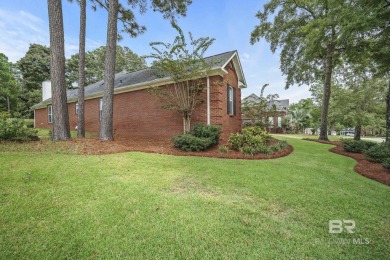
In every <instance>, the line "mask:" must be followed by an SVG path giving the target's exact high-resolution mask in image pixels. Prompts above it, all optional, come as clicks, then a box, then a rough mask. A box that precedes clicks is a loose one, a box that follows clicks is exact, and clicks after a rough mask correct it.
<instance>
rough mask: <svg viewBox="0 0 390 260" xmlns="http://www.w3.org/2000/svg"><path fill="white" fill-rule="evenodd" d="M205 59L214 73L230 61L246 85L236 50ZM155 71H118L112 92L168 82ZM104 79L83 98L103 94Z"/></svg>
mask: <svg viewBox="0 0 390 260" xmlns="http://www.w3.org/2000/svg"><path fill="white" fill-rule="evenodd" d="M205 61H206V62H207V63H208V64H209V65H212V67H211V72H212V73H214V74H213V75H215V74H223V73H227V71H226V70H225V69H224V68H225V66H226V65H227V64H228V63H229V62H230V61H232V62H233V64H234V66H235V68H236V73H237V77H238V79H239V87H241V88H243V87H246V82H245V77H244V72H243V71H242V67H241V63H240V60H239V57H238V53H237V51H229V52H224V53H220V54H217V55H213V56H209V57H206V58H205ZM156 72H157V71H156V70H155V69H152V68H146V69H142V70H138V71H134V72H119V73H117V74H115V81H114V93H115V94H117V93H123V92H129V91H133V90H138V89H143V88H147V87H150V86H161V85H165V84H169V83H171V82H170V80H171V79H170V78H169V77H166V78H159V77H157V73H156ZM103 90H104V81H103V80H100V81H98V82H96V83H94V84H91V85H88V86H86V87H85V88H84V91H85V99H91V98H96V97H101V96H103ZM66 94H67V100H68V102H74V101H77V96H78V90H77V89H69V90H67V91H66ZM50 104H51V98H49V99H46V100H43V101H42V102H40V103H38V104H36V105H34V106H33V108H34V109H36V108H41V107H45V106H47V105H50Z"/></svg>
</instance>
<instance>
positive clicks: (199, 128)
mask: <svg viewBox="0 0 390 260" xmlns="http://www.w3.org/2000/svg"><path fill="white" fill-rule="evenodd" d="M220 130H221V129H220V127H218V126H216V125H203V124H197V125H195V126H194V128H193V129H192V131H191V134H192V135H194V136H196V137H199V138H210V139H211V140H212V142H213V144H218V142H219V135H220Z"/></svg>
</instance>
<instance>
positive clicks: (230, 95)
mask: <svg viewBox="0 0 390 260" xmlns="http://www.w3.org/2000/svg"><path fill="white" fill-rule="evenodd" d="M235 97H236V91H235V89H234V88H233V87H232V86H229V85H228V86H227V113H228V114H229V115H231V116H233V115H235V113H236V107H235V106H236V102H235Z"/></svg>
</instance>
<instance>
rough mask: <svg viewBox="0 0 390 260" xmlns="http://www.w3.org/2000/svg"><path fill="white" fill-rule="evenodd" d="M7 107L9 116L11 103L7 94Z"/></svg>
mask: <svg viewBox="0 0 390 260" xmlns="http://www.w3.org/2000/svg"><path fill="white" fill-rule="evenodd" d="M7 109H8V115H9V116H11V104H10V102H9V96H7Z"/></svg>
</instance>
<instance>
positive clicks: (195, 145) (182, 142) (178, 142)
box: [172, 134, 213, 152]
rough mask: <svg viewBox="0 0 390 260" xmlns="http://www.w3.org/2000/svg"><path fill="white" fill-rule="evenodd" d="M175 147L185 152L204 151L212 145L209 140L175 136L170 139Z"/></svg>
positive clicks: (189, 136) (186, 135)
mask: <svg viewBox="0 0 390 260" xmlns="http://www.w3.org/2000/svg"><path fill="white" fill-rule="evenodd" d="M172 142H173V144H174V145H175V147H177V148H180V149H181V150H183V151H187V152H199V151H204V150H206V149H207V148H209V147H210V146H212V145H213V140H211V138H202V137H196V136H194V135H192V134H184V135H177V136H175V137H173V138H172Z"/></svg>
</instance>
